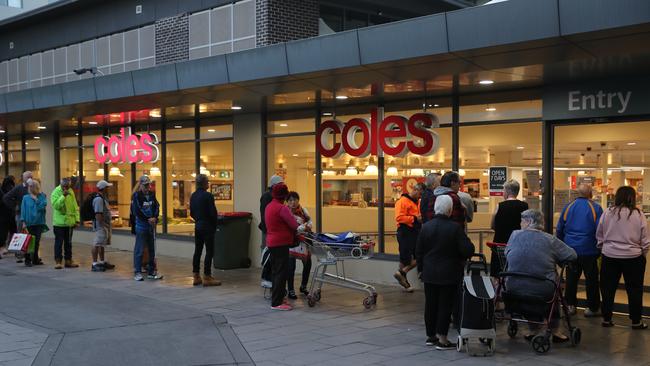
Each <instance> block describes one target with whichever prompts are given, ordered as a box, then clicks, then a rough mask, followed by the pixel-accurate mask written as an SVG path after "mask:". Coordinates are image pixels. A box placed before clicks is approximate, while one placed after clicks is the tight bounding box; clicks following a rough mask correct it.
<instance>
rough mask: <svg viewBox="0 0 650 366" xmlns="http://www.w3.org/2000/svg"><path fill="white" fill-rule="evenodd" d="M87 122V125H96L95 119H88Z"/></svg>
mask: <svg viewBox="0 0 650 366" xmlns="http://www.w3.org/2000/svg"><path fill="white" fill-rule="evenodd" d="M88 124H89V125H96V124H97V122H95V121H88Z"/></svg>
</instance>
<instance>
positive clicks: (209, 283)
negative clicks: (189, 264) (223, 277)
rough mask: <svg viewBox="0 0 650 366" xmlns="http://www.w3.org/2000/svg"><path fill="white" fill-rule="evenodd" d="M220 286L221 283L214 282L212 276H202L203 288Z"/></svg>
mask: <svg viewBox="0 0 650 366" xmlns="http://www.w3.org/2000/svg"><path fill="white" fill-rule="evenodd" d="M209 286H221V281H219V280H215V279H214V278H213V277H212V276H203V287H209Z"/></svg>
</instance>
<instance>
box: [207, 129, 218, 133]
mask: <svg viewBox="0 0 650 366" xmlns="http://www.w3.org/2000/svg"><path fill="white" fill-rule="evenodd" d="M208 132H210V133H215V132H217V130H215V129H214V128H211V129H209V130H208Z"/></svg>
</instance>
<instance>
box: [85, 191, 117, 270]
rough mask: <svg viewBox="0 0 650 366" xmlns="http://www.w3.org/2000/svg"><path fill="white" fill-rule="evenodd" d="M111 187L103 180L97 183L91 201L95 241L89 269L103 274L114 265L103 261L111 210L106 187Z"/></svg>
mask: <svg viewBox="0 0 650 366" xmlns="http://www.w3.org/2000/svg"><path fill="white" fill-rule="evenodd" d="M112 186H113V184H112V183H108V182H107V181H105V180H100V181H99V182H97V192H98V194H97V196H96V197H95V198H94V199H93V211H94V212H95V219H94V220H93V231H95V239H94V240H93V249H92V255H93V265H92V267H91V270H92V271H93V272H104V271H105V270H107V269H114V268H115V265H113V264H110V263H108V261H105V260H104V259H105V258H104V248H105V247H106V246H107V245H111V235H112V227H111V210H110V206H109V204H108V199H107V197H108V187H112ZM98 259H99V260H98Z"/></svg>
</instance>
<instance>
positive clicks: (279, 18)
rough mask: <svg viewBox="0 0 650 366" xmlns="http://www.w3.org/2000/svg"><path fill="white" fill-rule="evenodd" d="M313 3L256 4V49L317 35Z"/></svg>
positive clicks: (264, 0) (280, 0) (267, 0)
mask: <svg viewBox="0 0 650 366" xmlns="http://www.w3.org/2000/svg"><path fill="white" fill-rule="evenodd" d="M318 17H319V7H318V1H317V0H256V2H255V18H256V19H255V29H256V34H257V37H256V42H255V43H256V47H263V46H268V45H272V44H276V43H281V42H287V41H292V40H295V39H303V38H309V37H315V36H317V35H318Z"/></svg>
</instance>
